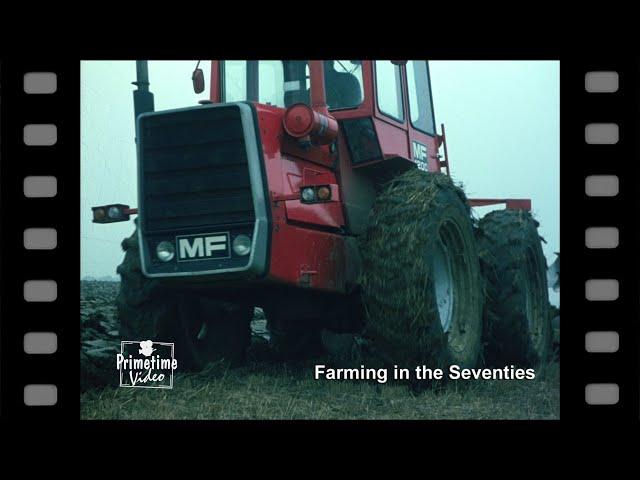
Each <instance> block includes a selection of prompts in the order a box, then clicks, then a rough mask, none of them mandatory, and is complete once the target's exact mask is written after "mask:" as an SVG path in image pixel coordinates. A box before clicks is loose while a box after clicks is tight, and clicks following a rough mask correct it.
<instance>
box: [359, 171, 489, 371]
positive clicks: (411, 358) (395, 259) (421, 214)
mask: <svg viewBox="0 0 640 480" xmlns="http://www.w3.org/2000/svg"><path fill="white" fill-rule="evenodd" d="M360 241H361V251H362V256H363V258H362V260H363V277H362V286H363V299H364V303H365V308H366V310H367V317H368V320H367V325H366V327H365V336H366V337H368V338H369V339H370V340H371V341H372V342H373V345H374V346H375V348H376V350H378V351H380V353H381V354H382V355H383V356H384V357H386V360H385V361H387V362H393V363H395V364H398V365H399V366H400V367H404V368H413V367H415V366H417V365H421V364H426V365H428V366H429V367H434V368H435V367H440V368H446V367H447V366H448V365H451V364H458V365H461V366H463V367H472V366H475V364H476V363H477V360H478V356H479V354H480V348H481V337H482V301H483V292H482V283H481V281H482V279H481V273H480V264H479V259H478V254H477V250H476V243H475V238H474V233H473V226H472V221H471V217H470V208H469V206H468V203H467V200H466V197H465V195H464V192H463V191H462V190H461V189H460V188H458V187H456V186H455V185H454V184H453V182H452V181H451V180H450V178H449V177H448V176H445V175H442V174H433V173H427V172H423V171H420V170H417V169H414V170H410V171H409V172H407V173H404V174H402V175H400V176H399V177H397V178H396V179H394V180H392V181H391V182H390V183H389V184H388V185H387V186H386V187H385V189H384V190H383V191H382V193H381V194H380V195H379V197H378V198H377V199H376V201H375V203H374V206H373V208H372V210H371V213H370V217H369V225H368V227H367V230H366V232H365V234H364V235H363V236H362V238H361V239H360Z"/></svg>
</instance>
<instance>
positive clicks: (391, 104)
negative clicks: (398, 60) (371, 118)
mask: <svg viewBox="0 0 640 480" xmlns="http://www.w3.org/2000/svg"><path fill="white" fill-rule="evenodd" d="M376 95H377V97H378V108H379V109H380V111H381V112H382V113H384V114H385V115H387V116H389V117H391V118H393V119H395V120H398V121H399V122H402V121H404V108H403V106H402V80H401V76H400V66H399V65H394V64H393V63H391V62H390V61H389V60H376Z"/></svg>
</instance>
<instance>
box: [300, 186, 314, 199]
mask: <svg viewBox="0 0 640 480" xmlns="http://www.w3.org/2000/svg"><path fill="white" fill-rule="evenodd" d="M301 196H302V201H303V202H309V203H311V202H315V200H316V191H315V190H314V189H313V187H305V188H303V189H302V193H301Z"/></svg>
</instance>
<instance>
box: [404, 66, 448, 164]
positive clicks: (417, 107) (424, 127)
mask: <svg viewBox="0 0 640 480" xmlns="http://www.w3.org/2000/svg"><path fill="white" fill-rule="evenodd" d="M404 73H405V82H406V89H405V92H407V99H406V100H407V101H406V108H407V110H408V115H407V117H408V127H409V128H408V132H409V149H410V154H411V156H410V157H409V158H411V159H412V160H413V161H414V162H416V164H417V165H418V168H420V169H422V170H427V171H430V172H439V171H440V168H441V167H440V160H439V157H438V146H439V142H438V137H437V134H436V124H435V116H434V113H433V100H432V95H431V80H430V76H429V64H428V62H427V61H426V60H409V61H408V62H407V63H406V64H405V65H404Z"/></svg>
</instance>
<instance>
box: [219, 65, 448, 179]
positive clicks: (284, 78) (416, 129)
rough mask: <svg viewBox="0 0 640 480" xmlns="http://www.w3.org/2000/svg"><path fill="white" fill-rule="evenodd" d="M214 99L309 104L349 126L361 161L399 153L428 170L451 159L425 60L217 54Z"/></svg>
mask: <svg viewBox="0 0 640 480" xmlns="http://www.w3.org/2000/svg"><path fill="white" fill-rule="evenodd" d="M210 99H211V101H212V102H213V103H228V102H237V101H249V102H256V103H260V104H263V105H269V106H274V107H279V108H284V109H289V108H292V107H293V106H295V105H297V104H305V105H308V106H309V107H311V108H312V109H313V110H314V111H316V112H317V113H319V114H321V115H328V116H330V117H332V118H334V119H335V120H337V121H338V122H339V123H340V125H341V126H342V127H343V129H344V133H345V135H346V137H347V143H348V147H349V150H350V151H349V154H350V157H351V164H352V166H353V167H354V168H366V167H371V166H373V165H375V164H377V163H378V162H380V161H383V160H385V159H399V158H401V159H405V161H411V162H413V163H416V164H417V165H418V168H421V169H423V170H428V171H440V170H441V168H442V167H447V164H446V161H440V156H439V155H438V148H439V146H440V145H441V143H442V142H443V140H444V136H439V135H437V133H436V127H435V119H434V113H433V103H432V97H431V84H430V80H429V67H428V63H427V62H426V61H424V60H410V61H389V60H377V61H371V60H324V61H308V62H307V61H303V60H283V61H280V60H226V61H213V62H212V69H211V86H210ZM375 170H381V169H380V166H378V167H377V168H376V169H375ZM385 170H388V167H385Z"/></svg>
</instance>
